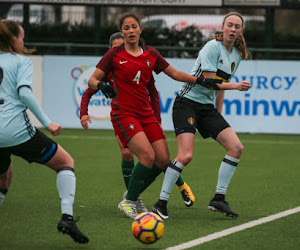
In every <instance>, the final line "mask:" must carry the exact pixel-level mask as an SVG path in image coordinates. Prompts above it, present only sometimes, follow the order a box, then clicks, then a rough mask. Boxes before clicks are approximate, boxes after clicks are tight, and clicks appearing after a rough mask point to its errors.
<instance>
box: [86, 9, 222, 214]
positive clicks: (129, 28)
mask: <svg viewBox="0 0 300 250" xmlns="http://www.w3.org/2000/svg"><path fill="white" fill-rule="evenodd" d="M120 31H121V33H122V35H123V37H124V44H123V45H121V46H119V47H116V48H112V49H110V50H109V51H108V52H107V53H106V54H105V55H104V56H103V58H102V59H101V60H100V62H99V63H98V65H97V67H96V70H95V71H94V73H93V75H92V76H91V78H90V79H89V82H88V83H89V87H90V88H92V89H95V90H97V89H100V90H101V91H102V92H103V93H104V94H105V95H106V96H109V97H113V99H112V102H111V107H112V111H111V121H112V124H113V127H114V130H115V134H116V135H118V137H119V139H120V141H121V142H122V144H123V146H124V147H128V148H129V149H130V150H131V152H132V153H133V154H135V155H136V156H137V158H138V160H139V162H138V163H137V164H136V166H135V167H134V169H133V171H132V175H131V178H130V182H129V186H128V193H127V196H126V198H125V199H124V200H122V201H121V202H120V203H119V206H118V207H119V209H120V210H121V211H123V212H124V213H125V215H126V216H128V217H130V218H135V217H136V216H137V215H138V212H137V198H138V197H139V195H140V194H141V193H142V192H143V191H144V190H145V189H146V188H147V185H150V184H151V182H152V181H153V180H154V179H155V178H156V176H158V175H159V174H160V173H161V171H162V170H164V169H166V167H167V166H168V164H169V162H170V155H169V150H168V146H167V142H166V138H165V136H164V134H163V131H162V128H161V126H160V124H159V123H158V121H157V119H156V118H155V116H154V113H153V109H152V108H151V106H150V102H149V93H148V91H147V85H148V83H149V81H150V79H151V77H152V72H153V71H155V73H157V74H158V73H160V72H162V71H163V72H164V73H165V74H167V75H168V76H170V77H171V78H173V79H174V80H177V81H182V82H189V83H191V84H196V83H198V84H202V83H203V82H204V80H203V79H201V78H197V77H195V76H191V75H189V74H186V73H184V72H181V71H178V70H176V69H175V68H173V67H172V66H171V65H169V63H168V62H167V61H166V60H165V59H164V58H163V57H162V56H161V55H160V53H159V52H158V51H157V50H155V49H154V48H152V47H150V46H144V45H143V44H142V43H141V41H140V35H141V32H142V29H141V26H140V21H139V19H138V18H137V17H136V16H135V15H133V14H130V13H129V14H125V15H124V16H123V17H122V18H121V19H120ZM110 72H111V73H112V75H113V79H114V84H115V87H114V89H113V87H111V86H110V85H109V84H107V83H105V82H103V81H102V80H103V79H104V78H105V76H106V75H107V74H109V73H110ZM205 80H206V81H205V82H206V83H207V82H210V83H211V84H216V83H219V82H220V81H218V80H215V79H205Z"/></svg>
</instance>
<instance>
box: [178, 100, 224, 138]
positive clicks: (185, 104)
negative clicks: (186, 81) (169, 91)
mask: <svg viewBox="0 0 300 250" xmlns="http://www.w3.org/2000/svg"><path fill="white" fill-rule="evenodd" d="M173 124H174V129H175V134H176V136H177V135H179V134H181V133H186V132H189V133H194V134H195V133H196V129H197V130H198V131H199V133H200V134H201V136H202V137H203V138H204V139H205V138H208V137H212V138H213V139H216V138H217V136H218V134H219V133H220V132H221V131H222V130H224V129H225V128H228V127H230V125H229V124H228V123H227V122H226V120H225V119H224V118H223V116H222V115H221V114H220V113H219V112H218V111H217V110H216V109H215V107H214V105H212V104H201V103H198V102H194V101H192V100H190V99H187V98H182V97H179V96H177V97H176V100H175V103H174V106H173Z"/></svg>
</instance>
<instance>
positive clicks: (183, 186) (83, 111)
mask: <svg viewBox="0 0 300 250" xmlns="http://www.w3.org/2000/svg"><path fill="white" fill-rule="evenodd" d="M123 43H124V39H123V36H122V34H121V32H116V33H114V34H112V35H111V36H110V39H109V47H110V48H114V47H117V46H120V45H122V44H123ZM107 80H108V81H109V83H110V84H111V85H112V86H114V84H113V78H112V75H111V74H108V76H107ZM147 89H148V92H149V97H150V104H151V107H152V109H153V112H154V115H155V117H156V119H157V121H158V122H159V123H160V124H161V116H160V103H159V96H158V92H157V89H156V87H155V84H154V78H153V77H152V78H151V80H150V82H149V83H148V85H147ZM97 92H98V90H93V89H90V88H87V89H86V91H85V92H84V93H83V95H82V99H81V104H80V121H81V125H82V127H83V128H84V129H85V130H88V123H89V122H91V118H90V116H89V115H88V105H89V101H90V99H91V97H92V96H93V95H94V94H95V93H97ZM116 138H117V142H118V145H119V147H120V150H121V157H122V163H121V166H122V174H123V178H124V182H125V185H126V189H128V184H129V180H130V177H131V172H132V169H133V167H134V157H133V154H132V153H131V151H130V149H129V148H126V147H123V145H122V143H121V141H120V139H119V137H118V136H116ZM176 185H177V186H178V189H179V191H180V192H181V195H182V199H183V201H184V203H185V205H186V206H187V207H190V206H192V205H193V204H194V202H195V196H194V194H193V192H192V190H191V188H190V187H189V186H188V185H187V183H186V182H184V181H183V179H182V177H181V175H180V176H179V177H178V180H177V181H176ZM126 195H127V191H126V192H125V193H124V195H123V196H124V198H125V197H126ZM137 210H138V212H140V213H141V212H145V211H147V208H146V207H145V205H144V203H143V202H142V199H141V197H140V196H139V197H138V199H137Z"/></svg>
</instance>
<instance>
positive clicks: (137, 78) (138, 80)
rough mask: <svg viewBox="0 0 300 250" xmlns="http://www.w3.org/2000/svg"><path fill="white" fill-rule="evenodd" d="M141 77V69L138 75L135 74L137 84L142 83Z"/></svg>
mask: <svg viewBox="0 0 300 250" xmlns="http://www.w3.org/2000/svg"><path fill="white" fill-rule="evenodd" d="M140 78H141V71H140V70H139V71H138V72H137V73H136V75H135V77H134V79H133V81H134V82H136V84H139V83H140Z"/></svg>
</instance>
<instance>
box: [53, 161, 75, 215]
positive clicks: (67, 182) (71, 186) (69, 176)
mask: <svg viewBox="0 0 300 250" xmlns="http://www.w3.org/2000/svg"><path fill="white" fill-rule="evenodd" d="M56 185H57V190H58V194H59V197H60V202H61V212H62V214H68V215H71V216H73V203H74V198H75V189H76V177H75V174H74V169H73V168H71V167H63V168H61V169H59V170H58V173H57V177H56Z"/></svg>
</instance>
